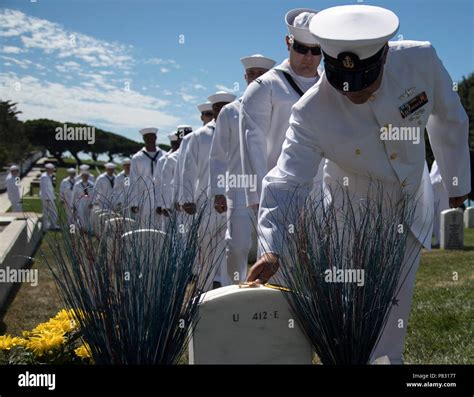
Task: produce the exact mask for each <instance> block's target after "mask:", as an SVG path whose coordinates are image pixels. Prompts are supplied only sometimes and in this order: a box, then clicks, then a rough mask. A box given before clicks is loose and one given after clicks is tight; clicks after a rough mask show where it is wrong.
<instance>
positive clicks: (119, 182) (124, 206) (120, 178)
mask: <svg viewBox="0 0 474 397" xmlns="http://www.w3.org/2000/svg"><path fill="white" fill-rule="evenodd" d="M131 163H132V162H131V160H130V159H127V158H126V159H123V160H122V168H123V169H122V171H121V172H120V173H119V174H118V175H117V177H116V178H115V183H114V190H113V192H112V202H113V207H114V211H116V212H118V213H120V214H124V215H125V216H126V217H129V216H130V214H129V207H130V206H129V204H128V200H129V191H128V190H129V188H130V178H129V175H130V164H131Z"/></svg>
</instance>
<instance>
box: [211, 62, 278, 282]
mask: <svg viewBox="0 0 474 397" xmlns="http://www.w3.org/2000/svg"><path fill="white" fill-rule="evenodd" d="M240 61H241V62H242V65H243V66H244V70H245V76H244V78H245V80H246V82H247V84H250V83H251V82H252V81H253V80H254V79H256V78H257V77H260V76H261V75H262V74H264V73H266V72H267V71H268V70H269V69H271V68H272V67H273V66H274V65H275V61H274V60H273V59H270V58H267V57H264V56H263V55H260V54H256V55H252V56H248V57H244V58H241V59H240ZM240 102H241V98H240V99H238V100H235V101H233V102H231V103H229V104H228V105H226V106H224V107H223V108H222V110H221V111H220V113H219V117H218V118H217V121H216V129H215V131H214V136H213V139H212V146H211V155H210V163H209V165H210V184H209V188H210V194H209V196H210V197H211V198H212V197H213V198H214V209H215V210H216V211H217V212H218V213H219V214H222V213H226V214H227V230H226V235H225V240H226V262H227V273H228V277H229V278H230V280H231V281H232V282H233V283H234V284H238V283H239V282H243V281H244V280H245V278H246V277H247V262H248V255H249V251H250V248H251V247H252V231H253V230H255V223H256V222H255V212H254V211H253V210H252V209H251V208H249V207H247V204H246V202H245V191H244V188H245V184H242V185H241V184H240V183H239V181H245V180H246V179H245V178H242V177H243V172H242V159H241V156H240V134H239V112H240ZM247 181H248V179H247ZM255 188H256V186H255Z"/></svg>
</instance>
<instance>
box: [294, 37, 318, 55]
mask: <svg viewBox="0 0 474 397" xmlns="http://www.w3.org/2000/svg"><path fill="white" fill-rule="evenodd" d="M293 49H294V50H295V51H296V52H297V53H298V54H302V55H305V54H307V53H308V51H311V55H314V56H316V55H321V47H320V46H316V47H308V46H306V45H304V44H301V43H299V42H298V41H296V40H293Z"/></svg>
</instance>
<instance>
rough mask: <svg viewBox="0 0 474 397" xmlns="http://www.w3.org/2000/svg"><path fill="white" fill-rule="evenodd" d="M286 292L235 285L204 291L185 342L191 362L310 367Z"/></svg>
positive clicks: (307, 344)
mask: <svg viewBox="0 0 474 397" xmlns="http://www.w3.org/2000/svg"><path fill="white" fill-rule="evenodd" d="M285 293H286V292H281V291H279V290H277V289H273V288H268V287H263V286H259V287H257V288H239V286H237V285H231V286H227V287H223V288H219V289H215V290H212V291H209V292H207V293H206V294H205V295H204V296H203V297H202V298H201V299H202V301H201V303H200V309H199V322H198V324H197V325H196V328H195V330H194V333H193V335H192V337H191V340H190V342H189V363H190V364H311V358H312V350H311V345H310V342H309V340H308V339H307V338H306V336H305V335H304V334H303V332H302V331H301V329H300V328H299V326H298V324H297V322H296V319H295V316H294V315H292V314H291V313H290V307H289V305H288V302H287V301H286V299H285V297H284V295H283V294H285Z"/></svg>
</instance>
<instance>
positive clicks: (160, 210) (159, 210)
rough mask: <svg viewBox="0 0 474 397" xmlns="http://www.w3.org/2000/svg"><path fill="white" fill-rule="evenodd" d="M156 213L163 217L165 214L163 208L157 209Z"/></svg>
mask: <svg viewBox="0 0 474 397" xmlns="http://www.w3.org/2000/svg"><path fill="white" fill-rule="evenodd" d="M156 213H157V214H158V215H162V214H163V208H161V207H157V208H156Z"/></svg>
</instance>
